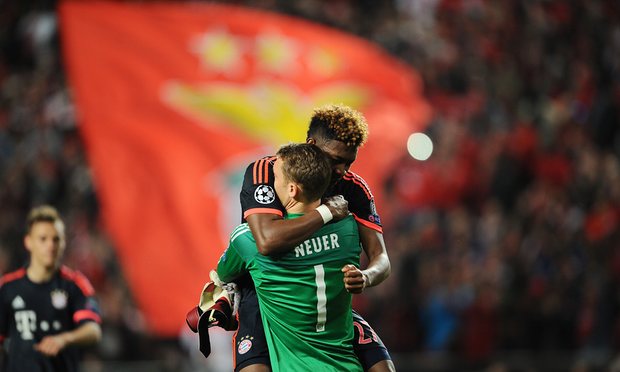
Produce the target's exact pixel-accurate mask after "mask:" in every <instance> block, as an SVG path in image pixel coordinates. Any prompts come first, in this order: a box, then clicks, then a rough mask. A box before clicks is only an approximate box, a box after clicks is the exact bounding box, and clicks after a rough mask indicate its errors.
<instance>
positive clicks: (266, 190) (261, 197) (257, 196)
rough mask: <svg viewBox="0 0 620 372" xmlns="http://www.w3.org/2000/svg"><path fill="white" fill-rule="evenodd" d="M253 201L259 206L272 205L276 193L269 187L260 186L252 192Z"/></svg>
mask: <svg viewBox="0 0 620 372" xmlns="http://www.w3.org/2000/svg"><path fill="white" fill-rule="evenodd" d="M254 200H256V201H257V202H259V203H261V204H269V203H273V201H274V200H276V192H275V191H273V188H272V187H271V186H269V185H260V186H258V187H257V188H256V191H254Z"/></svg>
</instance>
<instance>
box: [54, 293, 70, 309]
mask: <svg viewBox="0 0 620 372" xmlns="http://www.w3.org/2000/svg"><path fill="white" fill-rule="evenodd" d="M51 296H52V306H54V308H56V309H58V310H61V309H64V308H65V307H67V292H65V291H62V290H60V289H55V290H53V291H52V293H51Z"/></svg>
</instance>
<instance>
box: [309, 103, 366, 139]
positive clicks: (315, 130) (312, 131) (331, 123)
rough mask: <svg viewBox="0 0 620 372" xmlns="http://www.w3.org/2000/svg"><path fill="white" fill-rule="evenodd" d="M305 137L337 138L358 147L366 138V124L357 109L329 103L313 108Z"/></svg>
mask: <svg viewBox="0 0 620 372" xmlns="http://www.w3.org/2000/svg"><path fill="white" fill-rule="evenodd" d="M307 137H308V138H315V139H320V140H321V139H322V140H338V141H341V142H343V143H344V144H345V145H347V146H348V147H354V148H358V147H360V146H362V145H363V144H364V143H365V142H366V140H367V139H368V124H367V123H366V119H365V118H364V115H362V113H360V112H359V111H356V110H354V109H352V108H351V107H349V106H345V105H333V104H330V105H326V106H321V107H319V108H316V109H315V110H314V114H313V115H312V119H311V120H310V126H309V128H308V134H307Z"/></svg>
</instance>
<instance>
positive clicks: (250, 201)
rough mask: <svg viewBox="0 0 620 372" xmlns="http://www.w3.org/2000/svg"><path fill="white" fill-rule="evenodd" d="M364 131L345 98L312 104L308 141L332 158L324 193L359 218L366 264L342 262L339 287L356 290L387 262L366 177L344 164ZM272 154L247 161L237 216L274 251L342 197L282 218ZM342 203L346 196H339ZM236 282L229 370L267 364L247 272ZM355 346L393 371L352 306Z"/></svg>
mask: <svg viewBox="0 0 620 372" xmlns="http://www.w3.org/2000/svg"><path fill="white" fill-rule="evenodd" d="M367 136H368V126H367V124H366V120H365V119H364V117H363V116H362V115H361V113H359V112H358V111H356V110H353V109H352V108H350V107H347V106H341V105H328V106H325V107H321V108H318V109H316V110H315V111H314V114H313V116H312V118H311V121H310V126H309V128H308V133H307V142H308V143H313V144H316V145H317V146H318V147H320V148H321V149H322V150H323V151H324V152H325V153H326V154H327V155H328V157H329V158H330V159H331V162H332V169H333V174H332V182H331V186H330V188H329V189H328V191H327V193H326V194H325V195H324V197H330V196H331V197H333V196H336V195H342V196H344V198H345V199H346V201H347V202H348V209H349V211H351V213H353V215H354V217H355V219H356V220H357V222H358V226H359V232H360V240H361V242H362V246H363V248H364V251H365V253H366V255H367V256H368V265H367V268H366V269H364V270H360V269H358V268H356V267H354V266H353V265H348V266H346V267H344V268H343V273H344V282H345V288H346V289H347V290H348V291H350V292H352V293H361V292H362V291H363V290H364V288H366V287H371V286H375V285H377V284H379V283H381V282H382V281H383V280H385V278H387V277H388V276H389V273H390V262H389V258H388V255H387V251H386V248H385V243H384V240H383V231H382V227H381V220H380V218H379V215H378V214H377V211H376V208H375V204H374V197H373V196H372V193H371V191H370V189H369V187H368V185H367V184H366V183H365V182H364V180H363V179H362V178H361V177H359V176H358V175H356V174H354V173H353V172H350V171H349V167H350V166H351V164H352V163H353V162H354V161H355V159H356V158H357V152H358V149H359V147H360V146H362V145H363V144H364V142H365V141H366V138H367ZM272 161H273V157H265V158H263V159H260V160H258V161H256V162H254V163H252V164H250V166H248V168H247V169H246V173H245V177H244V181H243V187H242V190H241V196H240V198H241V207H242V211H243V220H244V221H247V223H248V224H249V226H250V229H251V231H252V234H253V236H254V238H255V240H256V244H257V247H258V249H259V252H260V253H262V254H266V255H278V254H281V253H283V252H286V251H288V250H290V249H291V248H292V247H294V246H295V245H297V244H299V243H300V242H302V241H303V240H305V239H307V238H308V237H309V236H310V235H312V234H313V233H314V232H315V231H317V230H318V229H319V228H320V227H321V226H323V225H324V224H325V223H328V222H329V221H330V220H331V219H332V218H334V217H337V218H338V217H340V218H341V217H343V216H344V215H345V213H343V212H344V211H343V204H342V202H339V201H338V199H332V200H331V202H329V203H327V205H325V204H324V205H322V206H320V207H318V208H317V213H307V214H305V215H304V216H302V217H300V218H296V219H292V220H284V219H283V215H284V211H285V209H284V207H283V206H282V205H281V204H280V202H279V200H278V198H277V197H276V194H275V191H274V189H273V179H274V176H273V164H272ZM345 205H346V204H345ZM237 284H238V285H239V288H240V290H241V302H240V304H239V328H238V330H237V333H236V334H235V338H234V346H235V350H234V356H235V361H234V364H235V371H240V370H243V371H267V370H269V353H268V350H267V345H266V342H265V339H264V331H263V329H262V322H261V318H260V313H259V308H258V300H257V298H256V292H255V290H254V288H253V283H252V279H251V277H250V276H249V275H247V276H246V277H244V278H243V279H241V280H239V281H237ZM353 317H354V325H355V344H354V347H355V352H356V354H357V356H358V358H359V359H360V361H361V363H362V365H363V366H364V369H365V370H370V371H373V372H379V371H392V370H394V365H393V363H392V361H391V358H390V356H389V353H388V351H387V349H386V348H385V346H384V345H383V343H382V342H381V340H380V339H379V337H377V335H376V333H375V332H374V331H373V329H372V328H371V327H370V326H369V325H368V323H366V321H364V319H363V318H362V317H361V316H359V315H358V314H357V313H355V311H354V312H353Z"/></svg>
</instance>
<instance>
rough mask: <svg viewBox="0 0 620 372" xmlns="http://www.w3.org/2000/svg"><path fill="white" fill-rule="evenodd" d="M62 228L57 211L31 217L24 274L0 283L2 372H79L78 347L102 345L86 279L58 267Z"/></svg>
mask: <svg viewBox="0 0 620 372" xmlns="http://www.w3.org/2000/svg"><path fill="white" fill-rule="evenodd" d="M64 229H65V226H64V223H63V222H62V220H61V219H60V217H59V215H58V212H57V211H56V209H54V208H53V207H50V206H41V207H38V208H34V209H32V210H31V211H30V214H29V215H28V220H27V232H26V236H25V238H24V244H25V246H26V249H27V250H28V251H29V253H30V262H29V263H28V265H27V266H26V267H25V268H21V269H19V270H17V271H14V272H12V273H9V274H6V275H4V276H3V277H2V279H0V285H1V286H0V341H2V342H3V346H4V347H5V350H6V355H5V357H4V361H3V362H4V363H3V368H2V370H3V371H7V372H22V371H33V372H37V371H41V372H43V371H50V372H51V371H57V372H61V371H62V372H74V371H79V361H80V358H79V352H80V350H79V349H78V348H76V346H79V345H87V344H93V343H96V342H98V341H99V340H100V339H101V328H100V325H99V323H100V322H101V318H100V315H99V306H98V304H97V301H96V300H95V298H94V290H93V287H92V286H91V284H90V283H89V281H88V279H86V277H84V276H83V275H82V274H81V273H79V272H76V271H73V270H71V269H69V268H67V267H66V266H62V265H61V263H60V262H61V258H62V255H63V252H64V250H65V231H64Z"/></svg>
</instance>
